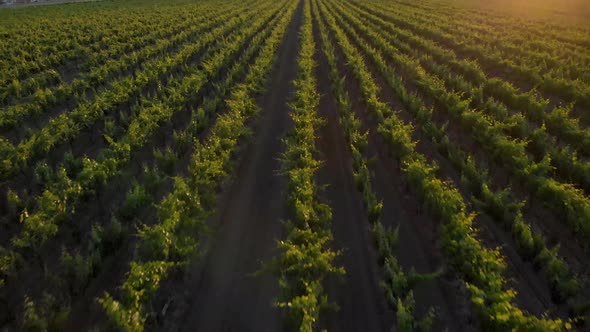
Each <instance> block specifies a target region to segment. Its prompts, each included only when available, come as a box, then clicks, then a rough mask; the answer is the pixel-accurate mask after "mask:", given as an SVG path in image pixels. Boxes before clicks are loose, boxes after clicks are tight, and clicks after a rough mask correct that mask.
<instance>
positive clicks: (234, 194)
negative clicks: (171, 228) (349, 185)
mask: <svg viewBox="0 0 590 332" xmlns="http://www.w3.org/2000/svg"><path fill="white" fill-rule="evenodd" d="M301 17H302V11H301V6H300V7H299V8H298V10H297V11H296V12H295V17H294V19H293V22H291V26H290V27H289V29H288V31H287V34H286V36H285V40H284V42H283V45H282V46H281V49H280V50H279V55H278V56H279V61H278V63H277V66H276V67H275V69H274V71H273V75H272V77H271V84H270V85H269V89H268V91H267V92H266V93H265V95H264V97H263V98H262V99H261V102H260V105H261V107H262V108H263V113H262V118H261V119H259V122H258V125H257V127H256V128H255V137H254V139H253V142H252V144H250V145H249V146H248V148H247V149H246V150H245V151H243V154H244V158H243V159H242V160H241V162H240V165H239V169H238V173H237V176H236V177H235V182H234V183H233V184H232V185H231V186H230V188H228V191H227V195H226V197H224V198H223V200H222V202H223V204H222V205H221V206H223V208H222V209H221V210H220V214H219V215H218V216H216V217H215V219H214V220H215V223H216V224H217V225H219V229H218V230H216V233H215V234H216V235H215V238H214V239H213V240H212V243H211V247H210V249H209V251H208V254H207V256H206V257H205V258H204V261H203V263H202V264H201V265H200V266H198V267H196V268H195V270H194V271H192V272H191V273H190V276H189V279H188V281H187V282H186V285H185V286H186V288H185V289H186V292H187V293H188V297H189V298H190V300H189V303H188V306H187V307H185V308H183V309H182V311H183V313H182V314H181V315H173V316H177V317H180V319H179V320H178V321H177V322H175V323H172V324H165V325H164V326H165V328H162V330H167V331H169V330H171V329H174V330H186V331H277V330H280V319H279V318H280V316H279V312H278V310H277V309H275V308H274V307H273V305H272V302H273V300H274V299H275V298H276V297H277V296H278V283H277V281H276V279H275V278H274V277H273V276H272V275H270V274H265V275H261V276H252V273H254V272H256V271H257V270H258V269H260V267H261V263H262V262H267V261H269V260H270V259H271V258H272V257H273V256H275V254H276V252H275V251H274V249H275V248H276V240H278V239H279V238H281V232H282V229H283V225H282V224H281V223H280V220H282V219H284V217H285V215H286V197H285V192H286V181H285V179H284V178H282V177H281V176H279V175H278V170H279V167H280V164H279V157H280V155H281V152H282V150H283V146H282V143H281V138H282V137H283V136H284V134H285V133H286V132H287V130H288V128H289V123H290V122H289V118H288V111H287V101H288V99H289V97H290V94H291V91H292V90H293V88H292V85H291V81H292V80H293V79H294V78H295V75H296V68H297V66H296V63H295V60H296V59H295V57H293V56H290V55H292V54H296V53H297V49H298V38H297V32H298V30H299V26H300V24H301ZM171 320H176V319H174V318H172V319H171ZM171 325H176V326H171Z"/></svg>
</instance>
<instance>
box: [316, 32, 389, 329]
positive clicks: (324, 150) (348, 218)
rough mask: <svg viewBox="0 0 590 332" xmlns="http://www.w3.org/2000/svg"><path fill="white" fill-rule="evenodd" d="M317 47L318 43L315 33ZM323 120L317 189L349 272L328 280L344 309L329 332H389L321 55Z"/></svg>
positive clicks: (329, 323) (333, 315)
mask: <svg viewBox="0 0 590 332" xmlns="http://www.w3.org/2000/svg"><path fill="white" fill-rule="evenodd" d="M316 41H317V42H318V43H319V38H318V35H317V33H316ZM316 61H317V63H318V69H317V72H316V73H317V77H318V91H319V92H320V94H321V95H322V97H321V99H320V106H319V115H320V116H321V117H322V118H323V119H324V120H325V124H324V126H322V127H321V129H320V130H319V133H318V134H319V138H318V140H317V145H318V148H319V150H320V153H321V155H320V159H321V160H323V161H324V164H323V166H322V168H321V169H320V171H319V172H318V184H319V185H326V189H325V190H324V192H323V193H322V196H323V197H324V198H325V199H326V201H327V203H328V204H329V205H330V207H331V208H332V213H333V221H332V232H333V234H334V242H335V243H334V248H335V249H336V250H342V252H343V254H342V256H341V257H340V258H339V259H338V261H337V264H338V265H340V266H343V267H344V268H345V269H346V276H345V277H344V280H340V279H338V278H336V279H331V280H329V282H328V284H327V285H326V288H327V291H328V298H329V299H330V301H331V302H335V303H336V304H337V305H338V306H339V310H338V311H332V312H329V313H327V314H326V318H325V322H323V324H325V325H326V328H327V329H328V330H329V331H387V330H389V329H390V327H391V326H392V317H391V313H390V311H389V310H388V307H387V302H386V300H385V297H384V296H383V291H382V290H381V288H380V286H379V275H378V273H379V271H378V266H377V255H376V253H375V252H373V251H372V250H370V249H372V247H371V245H372V242H371V239H370V234H369V222H368V220H367V215H366V213H365V211H364V208H363V206H362V197H361V195H360V194H359V193H358V191H357V190H356V187H355V184H354V179H353V176H352V165H351V156H350V152H349V151H348V144H347V142H346V140H345V137H344V133H343V129H342V128H341V126H340V123H339V117H338V111H337V107H336V103H335V101H334V96H333V94H332V93H331V91H330V86H331V84H330V80H329V76H328V75H329V72H328V70H329V66H328V63H327V62H326V59H325V56H324V55H323V53H321V51H320V50H319V48H318V50H317V53H316Z"/></svg>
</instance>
